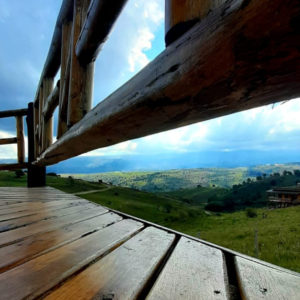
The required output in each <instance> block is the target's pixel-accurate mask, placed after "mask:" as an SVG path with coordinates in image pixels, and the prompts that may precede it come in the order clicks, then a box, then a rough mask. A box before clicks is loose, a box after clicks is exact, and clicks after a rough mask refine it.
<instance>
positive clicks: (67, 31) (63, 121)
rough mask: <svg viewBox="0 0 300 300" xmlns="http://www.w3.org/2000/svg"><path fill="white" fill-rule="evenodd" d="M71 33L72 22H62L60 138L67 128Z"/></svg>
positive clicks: (58, 131) (58, 132) (58, 136)
mask: <svg viewBox="0 0 300 300" xmlns="http://www.w3.org/2000/svg"><path fill="white" fill-rule="evenodd" d="M71 33H72V22H71V21H67V22H65V23H63V24H62V41H61V67H60V91H59V113H58V126H57V138H60V137H61V136H62V135H63V134H64V133H65V132H66V131H67V129H68V127H67V120H68V98H69V84H70V64H71V62H70V60H71V53H72V52H71V51H72V48H71V44H70V41H71Z"/></svg>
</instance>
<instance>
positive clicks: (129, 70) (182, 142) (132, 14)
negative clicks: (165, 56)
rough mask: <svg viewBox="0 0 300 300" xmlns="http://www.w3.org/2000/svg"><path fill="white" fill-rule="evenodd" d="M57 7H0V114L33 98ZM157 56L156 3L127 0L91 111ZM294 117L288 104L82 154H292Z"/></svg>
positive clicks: (299, 144)
mask: <svg viewBox="0 0 300 300" xmlns="http://www.w3.org/2000/svg"><path fill="white" fill-rule="evenodd" d="M60 5H61V0H48V1H45V0H27V1H20V0H0V36H1V42H0V110H5V109H15V108H21V107H25V106H26V105H27V103H28V101H31V100H32V99H33V97H34V95H35V90H36V87H37V84H38V81H39V77H40V73H41V71H42V68H43V64H44V61H45V58H46V55H47V53H48V49H49V45H50V41H51V38H52V33H53V29H54V24H55V22H56V18H57V15H58V12H59V8H60ZM163 49H164V0H147V1H146V0H129V1H128V4H127V5H126V7H125V9H124V11H123V14H122V15H121V17H120V18H119V20H118V22H117V24H116V26H115V28H114V31H113V32H112V34H111V36H110V38H109V40H108V42H107V43H106V45H105V47H104V49H103V51H102V52H101V53H100V55H99V57H98V59H97V62H96V72H95V81H94V85H95V86H94V105H96V104H97V103H99V102H100V101H101V100H103V99H104V98H105V97H106V96H108V95H109V94H110V93H111V92H113V91H114V90H115V89H116V88H118V87H119V86H120V85H122V84H123V83H125V82H126V81H127V80H128V79H130V78H131V77H132V76H133V75H135V74H136V73H137V72H138V71H139V70H141V69H142V68H143V67H144V66H145V65H147V63H149V61H151V60H152V59H153V58H155V56H156V55H158V54H159V53H160V52H161V51H162V50H163ZM275 100H276V99H274V101H275ZM299 112H300V99H294V100H291V101H288V102H285V103H279V104H276V105H275V106H272V105H269V106H265V107H262V108H257V109H253V110H249V111H246V112H242V113H238V114H234V115H230V116H226V117H222V118H218V119H214V120H210V121H206V122H202V123H199V124H194V125H191V126H187V127H183V128H180V129H177V130H172V131H168V132H164V133H160V134H157V135H153V136H149V137H146V138H142V139H138V140H133V141H128V142H124V143H121V144H119V145H115V146H112V147H109V148H105V149H99V150H96V151H93V152H91V153H88V154H86V155H89V156H91V155H118V156H120V155H123V154H154V153H157V154H159V153H175V152H178V153H182V152H187V153H188V152H195V151H210V150H212V151H220V152H228V151H239V150H261V151H280V150H288V149H293V150H296V149H299V150H300V118H299ZM14 131H15V123H14V120H12V119H5V120H3V119H2V120H1V119H0V138H3V137H8V136H13V135H14V134H15V133H14ZM55 132H56V122H55ZM14 157H16V149H15V146H11V145H10V146H1V147H0V159H1V158H14Z"/></svg>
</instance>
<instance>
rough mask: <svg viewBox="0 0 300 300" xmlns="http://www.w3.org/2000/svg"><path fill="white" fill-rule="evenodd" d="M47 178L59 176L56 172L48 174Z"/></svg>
mask: <svg viewBox="0 0 300 300" xmlns="http://www.w3.org/2000/svg"><path fill="white" fill-rule="evenodd" d="M47 176H54V177H57V174H56V173H54V172H50V173H47Z"/></svg>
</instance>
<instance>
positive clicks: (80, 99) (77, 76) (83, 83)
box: [67, 0, 94, 128]
mask: <svg viewBox="0 0 300 300" xmlns="http://www.w3.org/2000/svg"><path fill="white" fill-rule="evenodd" d="M74 1H75V4H74V15H73V29H72V39H71V53H72V55H71V69H70V83H69V100H68V123H67V124H68V128H70V127H72V126H73V125H74V124H76V123H77V122H78V121H80V120H81V119H82V118H83V116H85V115H86V114H87V112H89V111H90V109H91V107H92V98H93V86H94V63H93V62H91V63H89V64H86V65H82V64H80V62H79V60H78V58H77V56H76V53H75V47H76V43H77V40H78V37H79V34H80V31H81V29H82V26H83V22H84V20H85V18H86V14H87V10H88V7H89V4H90V2H91V0H74Z"/></svg>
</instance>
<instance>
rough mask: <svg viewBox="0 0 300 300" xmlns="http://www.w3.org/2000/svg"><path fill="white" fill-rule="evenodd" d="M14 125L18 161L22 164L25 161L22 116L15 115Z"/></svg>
mask: <svg viewBox="0 0 300 300" xmlns="http://www.w3.org/2000/svg"><path fill="white" fill-rule="evenodd" d="M16 127H17V147H18V163H19V164H23V163H24V161H25V142H24V126H23V116H16Z"/></svg>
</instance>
